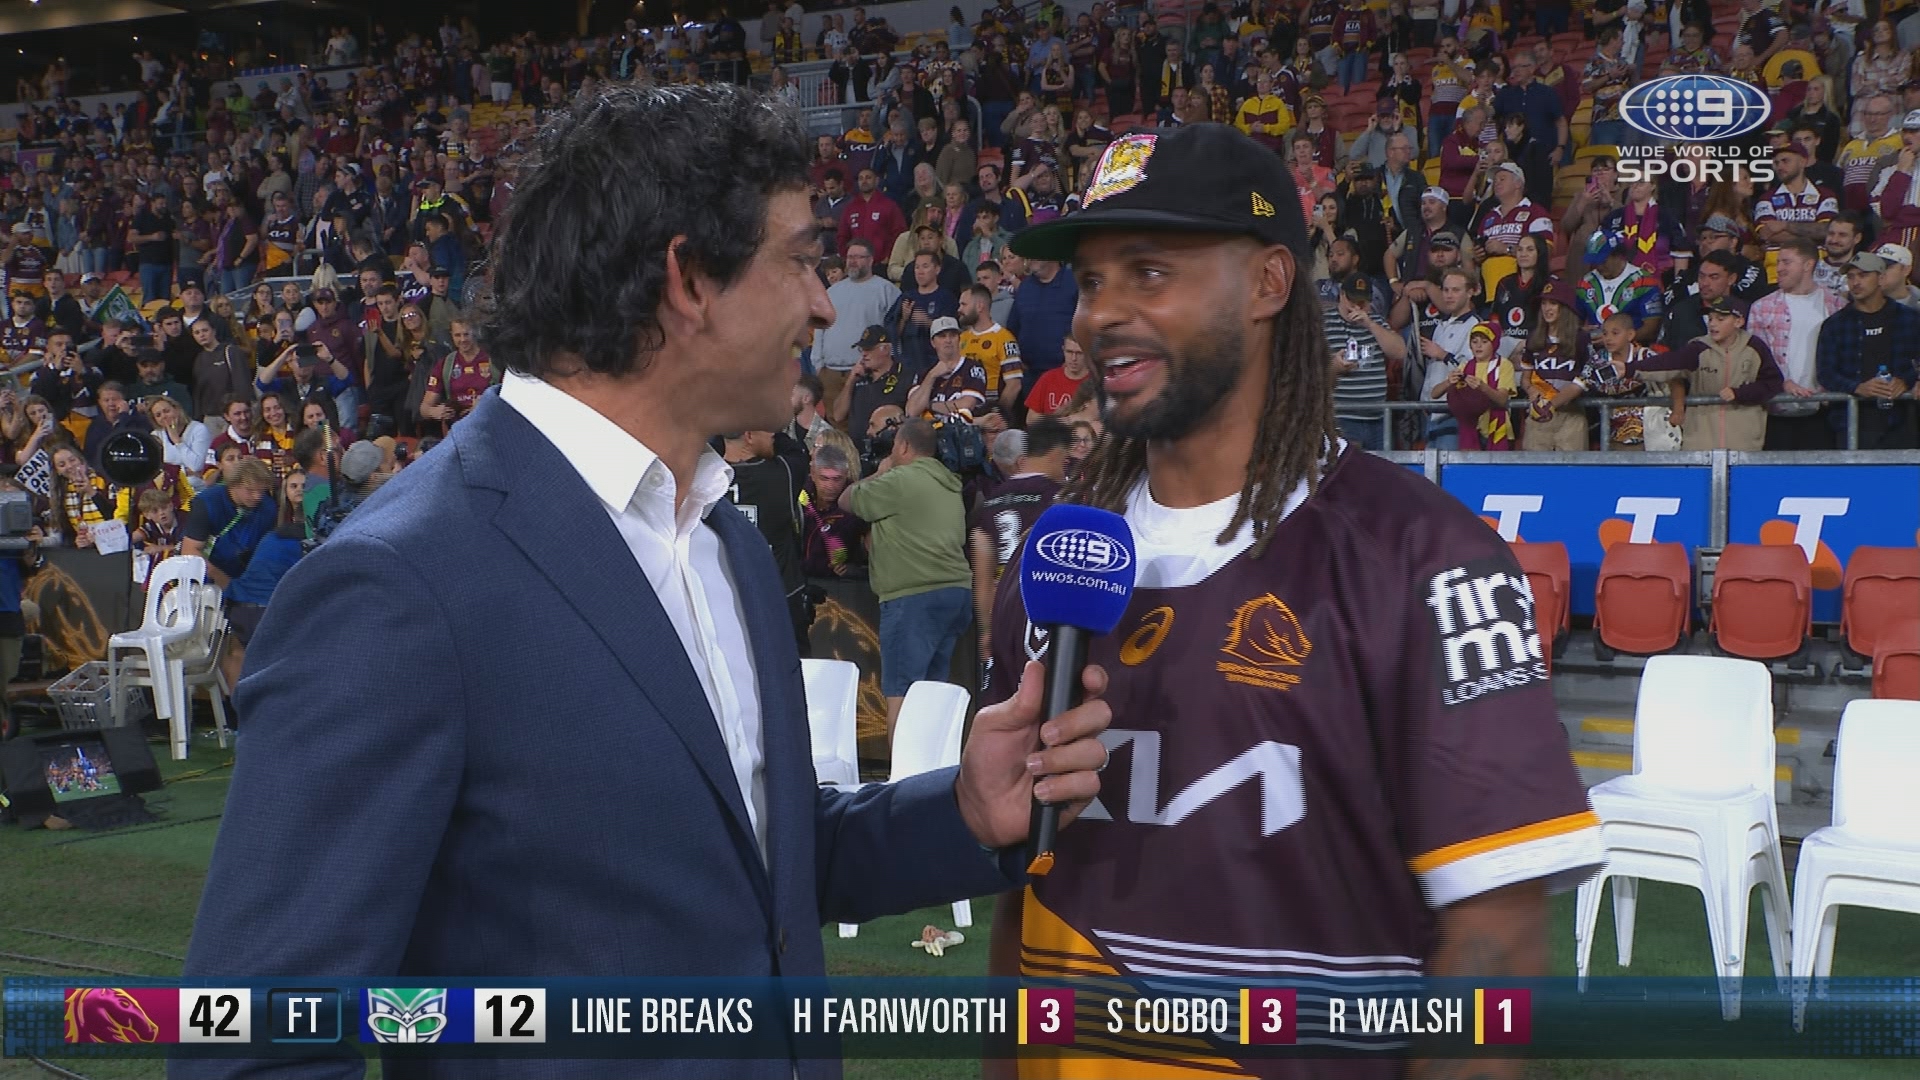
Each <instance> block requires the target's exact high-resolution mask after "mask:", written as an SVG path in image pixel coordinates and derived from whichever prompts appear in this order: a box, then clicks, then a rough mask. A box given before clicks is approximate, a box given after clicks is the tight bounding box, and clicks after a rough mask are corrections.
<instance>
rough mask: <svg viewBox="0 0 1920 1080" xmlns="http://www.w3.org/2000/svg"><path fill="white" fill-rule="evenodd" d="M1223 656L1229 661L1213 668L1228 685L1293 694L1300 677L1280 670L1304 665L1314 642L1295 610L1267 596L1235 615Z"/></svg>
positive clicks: (1269, 594)
mask: <svg viewBox="0 0 1920 1080" xmlns="http://www.w3.org/2000/svg"><path fill="white" fill-rule="evenodd" d="M1220 652H1221V654H1222V655H1224V656H1225V657H1226V659H1224V660H1219V661H1216V662H1215V663H1214V665H1213V666H1214V668H1215V669H1217V670H1218V671H1219V672H1220V674H1222V675H1225V676H1226V677H1227V681H1228V682H1233V683H1241V684H1243V685H1246V686H1259V687H1264V688H1265V689H1268V690H1290V689H1292V688H1293V687H1295V686H1297V685H1299V683H1300V676H1298V675H1295V674H1294V673H1292V672H1290V671H1282V670H1281V669H1282V668H1290V667H1295V668H1297V667H1299V666H1300V665H1301V664H1303V663H1305V662H1306V659H1307V656H1308V655H1309V654H1311V653H1312V652H1313V642H1311V641H1309V640H1307V632H1306V631H1305V630H1303V629H1301V627H1300V620H1299V619H1298V618H1297V617H1295V616H1294V614H1293V609H1292V608H1290V607H1288V606H1287V605H1286V603H1285V602H1284V601H1282V600H1281V599H1280V598H1279V597H1277V596H1275V595H1273V594H1272V593H1267V594H1265V595H1264V596H1256V597H1254V598H1253V599H1251V600H1249V601H1247V602H1246V603H1244V604H1241V605H1240V608H1239V610H1238V611H1235V612H1234V613H1233V619H1232V621H1230V622H1228V623H1227V641H1226V644H1224V645H1222V646H1220Z"/></svg>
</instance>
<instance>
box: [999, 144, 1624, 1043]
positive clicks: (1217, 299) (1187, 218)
mask: <svg viewBox="0 0 1920 1080" xmlns="http://www.w3.org/2000/svg"><path fill="white" fill-rule="evenodd" d="M1298 207H1299V199H1298V198H1297V196H1296V194H1295V191H1294V188H1293V183H1292V181H1291V178H1290V176H1289V174H1288V172H1287V170H1286V169H1285V167H1284V166H1283V164H1282V163H1281V162H1280V160H1279V159H1278V158H1276V157H1274V156H1273V155H1272V154H1271V153H1270V152H1268V151H1266V150H1264V149H1262V148H1260V147H1259V146H1258V145H1257V144H1255V143H1254V142H1252V140H1250V139H1248V138H1246V137H1245V136H1243V135H1241V134H1240V133H1238V132H1236V131H1233V130H1231V129H1228V128H1225V127H1222V126H1218V125H1197V126H1194V127H1189V128H1181V129H1177V130H1175V131H1172V132H1165V133H1135V134H1132V135H1129V136H1128V137H1126V138H1125V139H1121V140H1117V141H1116V142H1115V143H1114V144H1113V145H1112V146H1110V147H1108V149H1107V151H1106V153H1105V154H1104V155H1103V156H1102V158H1101V160H1100V162H1099V165H1098V167H1097V168H1096V169H1095V175H1094V177H1093V181H1092V183H1091V185H1090V186H1089V187H1088V189H1087V196H1086V199H1085V209H1084V210H1083V211H1082V212H1081V213H1079V214H1076V215H1072V216H1069V217H1067V218H1065V219H1063V220H1062V221H1060V222H1058V223H1048V224H1046V225H1042V226H1036V227H1034V228H1030V229H1028V230H1026V231H1025V232H1023V233H1021V234H1019V235H1018V236H1016V237H1015V239H1014V241H1013V244H1014V248H1015V250H1016V251H1018V252H1020V253H1021V254H1022V255H1024V256H1026V257H1028V258H1036V259H1070V260H1072V264H1073V268H1074V273H1075V275H1076V277H1077V279H1078V284H1079V289H1080V300H1079V305H1078V309H1077V311H1076V313H1075V317H1074V337H1075V338H1077V339H1079V340H1080V341H1081V342H1082V343H1083V344H1084V345H1086V346H1087V348H1088V351H1089V352H1090V353H1091V355H1092V357H1093V360H1094V364H1095V371H1094V375H1093V377H1094V378H1096V379H1098V380H1100V383H1099V387H1100V399H1101V405H1102V411H1103V414H1104V416H1105V419H1106V426H1107V438H1106V440H1105V442H1104V443H1103V444H1102V445H1101V446H1100V448H1099V449H1097V450H1096V451H1095V452H1094V453H1093V454H1092V456H1091V457H1089V459H1088V460H1087V462H1086V464H1085V466H1084V468H1083V471H1082V472H1081V473H1080V474H1079V475H1078V476H1077V477H1076V479H1075V481H1074V483H1073V485H1072V486H1071V487H1069V488H1068V489H1067V491H1066V492H1065V493H1063V495H1062V496H1061V497H1062V498H1063V499H1071V500H1074V501H1079V502H1085V503H1090V504H1093V505H1096V506H1102V507H1106V508H1109V509H1112V510H1114V511H1117V512H1122V513H1124V514H1125V515H1126V517H1127V520H1128V522H1129V524H1130V525H1131V527H1132V530H1133V534H1134V537H1135V543H1136V552H1135V564H1136V573H1137V579H1136V580H1137V585H1136V588H1135V591H1134V593H1133V596H1132V599H1131V601H1130V603H1129V607H1128V611H1127V614H1126V615H1125V616H1124V617H1123V618H1122V620H1121V622H1120V627H1119V629H1118V630H1117V631H1116V632H1115V633H1114V634H1113V635H1112V636H1110V637H1105V638H1099V639H1096V640H1095V641H1094V642H1093V645H1092V650H1091V655H1090V661H1091V662H1092V663H1094V664H1097V665H1100V666H1102V667H1103V668H1104V669H1105V670H1106V671H1107V672H1108V676H1109V683H1108V689H1107V693H1106V695H1105V700H1106V701H1108V702H1109V703H1110V704H1111V706H1112V708H1113V716H1114V720H1113V726H1112V728H1111V730H1109V731H1108V732H1107V733H1105V734H1103V735H1102V736H1101V738H1102V741H1103V742H1104V743H1105V744H1106V745H1107V746H1108V748H1109V749H1110V750H1111V751H1112V755H1111V762H1110V766H1109V767H1108V768H1107V769H1106V772H1105V775H1104V776H1103V778H1102V780H1103V787H1102V789H1101V794H1100V798H1099V800H1098V801H1097V802H1096V803H1095V804H1093V805H1092V806H1090V807H1089V808H1088V809H1087V811H1086V812H1085V813H1084V814H1083V816H1082V820H1083V822H1084V824H1082V825H1079V826H1077V827H1075V828H1074V829H1073V830H1072V831H1071V832H1070V833H1068V834H1065V835H1064V836H1063V838H1062V840H1061V841H1060V843H1059V846H1058V847H1057V848H1056V862H1055V864H1054V867H1053V870H1052V872H1051V873H1050V874H1048V875H1046V876H1044V877H1038V878H1034V879H1033V880H1032V882H1031V883H1030V885H1029V886H1028V888H1027V889H1026V890H1025V892H1024V893H1023V894H1022V895H1020V896H1019V897H1009V898H1007V899H1006V900H1005V901H1003V902H1002V903H1001V904H1000V905H999V906H998V908H997V910H996V915H995V928H994V942H993V948H992V959H991V964H992V967H991V970H992V971H993V972H994V973H995V974H999V975H1011V974H1014V973H1015V972H1016V971H1018V972H1023V973H1025V974H1027V975H1029V976H1034V977H1045V976H1052V975H1059V974H1063V973H1072V974H1074V975H1081V976H1088V975H1092V976H1099V975H1105V976H1106V977H1107V978H1108V979H1109V980H1113V981H1114V982H1118V983H1120V985H1121V986H1122V987H1123V989H1121V990H1119V991H1115V992H1116V993H1118V994H1120V996H1122V997H1124V996H1127V995H1128V994H1130V993H1135V992H1137V990H1138V983H1139V981H1140V980H1143V979H1146V978H1148V977H1153V978H1178V977H1181V976H1218V975H1221V974H1225V973H1231V974H1232V975H1233V976H1234V977H1235V978H1236V979H1243V980H1253V979H1262V978H1264V979H1268V980H1277V979H1286V978H1300V977H1305V978H1308V979H1314V978H1319V979H1337V978H1340V977H1343V976H1345V977H1350V976H1363V977H1386V978H1407V977H1412V976H1418V975H1430V976H1455V977H1468V976H1471V977H1488V978H1497V977H1524V976H1539V975H1544V974H1545V973H1546V970H1547V932H1546V916H1547V895H1548V893H1549V892H1550V891H1557V890H1563V889H1568V888H1571V887H1573V886H1574V885H1576V884H1577V883H1578V882H1580V881H1581V880H1584V879H1585V878H1586V877H1587V876H1589V875H1590V874H1591V873H1592V871H1593V870H1594V869H1595V868H1596V867H1598V866H1599V865H1600V863H1601V862H1602V860H1603V855H1602V848H1601V843H1600V830H1599V822H1598V820H1597V819H1596V818H1595V816H1594V814H1593V812H1592V809H1591V807H1590V806H1589V804H1588V802H1587V798H1586V792H1585V790H1584V789H1583V788H1582V786H1581V784H1580V780H1579V777H1578V776H1577V774H1576V773H1575V770H1574V767H1573V762H1572V761H1571V760H1570V758H1569V756H1568V753H1567V748H1566V742H1565V739H1564V737H1563V735H1562V733H1561V729H1560V725H1559V723H1558V722H1557V710H1556V708H1555V705H1554V698H1553V692H1552V690H1551V688H1550V687H1549V686H1548V682H1547V668H1546V664H1545V660H1544V658H1543V656H1542V653H1541V644H1540V636H1539V634H1538V632H1537V628H1536V626H1535V621H1534V615H1533V610H1534V607H1533V599H1532V596H1531V594H1530V593H1529V591H1528V589H1527V585H1526V580H1525V578H1524V576H1523V575H1522V574H1521V572H1520V569H1519V566H1518V564H1517V563H1516V562H1515V561H1514V559H1513V557H1512V555H1511V553H1510V552H1509V551H1508V549H1507V546H1506V545H1505V544H1504V543H1503V542H1501V540H1500V538H1499V537H1498V536H1496V535H1495V534H1494V533H1493V532H1492V531H1491V530H1489V529H1488V528H1487V527H1486V526H1485V525H1483V524H1482V523H1481V522H1480V521H1478V520H1477V519H1476V518H1475V516H1474V515H1473V513H1472V512H1471V511H1469V510H1467V509H1466V508H1465V507H1463V506H1462V505H1461V504H1460V503H1459V502H1457V501H1455V500H1454V499H1453V498H1452V497H1451V496H1449V495H1447V494H1446V493H1444V492H1443V491H1441V490H1440V489H1439V488H1438V487H1436V486H1434V485H1432V484H1429V483H1427V482H1426V481H1424V480H1422V479H1420V478H1419V477H1417V476H1415V475H1413V474H1412V473H1411V472H1409V471H1408V470H1406V469H1404V468H1402V467H1400V466H1397V465H1394V464H1391V463H1389V462H1387V461H1386V460H1384V459H1382V458H1379V457H1375V456H1373V455H1370V454H1366V453H1363V452H1360V451H1359V450H1357V449H1356V448H1353V447H1351V446H1349V445H1347V444H1345V443H1344V442H1342V441H1340V439H1339V433H1338V428H1337V427H1336V425H1335V421H1334V413H1333V392H1332V377H1333V374H1332V373H1333V366H1332V363H1331V361H1330V358H1329V356H1328V354H1327V346H1326V341H1325V338H1324V336H1323V334H1322V332H1321V327H1320V322H1321V320H1320V311H1319V307H1318V305H1317V304H1316V302H1315V299H1314V295H1313V292H1312V291H1311V289H1310V287H1309V286H1308V285H1307V282H1306V281H1305V280H1304V277H1303V275H1304V273H1305V269H1306V267H1307V266H1308V265H1310V263H1309V260H1308V257H1307V250H1308V245H1307V234H1306V228H1305V224H1304V222H1303V221H1302V220H1301V218H1300V217H1299V213H1298ZM1017 577H1018V575H1017V574H1015V573H1008V574H1007V575H1005V577H1004V579H1003V586H1002V590H1001V592H1000V594H999V596H998V597H997V599H996V603H995V610H994V624H993V638H992V643H993V655H994V659H995V664H994V670H995V677H994V680H993V685H992V688H991V692H990V693H989V694H988V695H987V697H988V699H989V700H994V699H998V698H1004V697H1006V696H1008V695H1010V694H1012V693H1013V691H1014V685H1013V681H1012V679H1011V678H1010V677H1008V674H1007V673H1009V672H1010V671H1013V670H1017V669H1018V668H1019V667H1020V665H1021V664H1022V663H1024V661H1025V660H1026V659H1027V657H1029V656H1031V655H1034V654H1035V653H1041V654H1044V652H1045V648H1046V641H1045V639H1044V638H1042V637H1041V636H1040V635H1038V634H1035V633H1033V632H1032V630H1031V628H1030V627H1029V626H1028V625H1027V621H1026V618H1025V613H1024V611H1023V609H1022V605H1021V600H1020V593H1019V590H1018V589H1017V588H1014V587H1013V586H1012V585H1011V584H1008V582H1012V581H1014V580H1016V579H1017ZM1082 985H1085V984H1084V983H1083V984H1082ZM1243 985H1244V983H1243ZM1126 987H1132V988H1133V989H1132V990H1128V989H1125V988H1126ZM1323 993H1324V991H1323ZM1308 996H1309V992H1305V991H1303V993H1302V1002H1303V1004H1304V1003H1305V1002H1306V1000H1307V998H1308ZM1123 1011H1128V1010H1123ZM1355 1037H1356V1036H1355V1035H1339V1036H1334V1035H1333V1034H1332V1033H1331V1032H1330V1031H1329V1030H1328V1028H1327V1024H1326V1022H1325V1021H1324V1020H1323V1019H1316V1018H1314V1017H1313V1016H1311V1015H1307V1016H1305V1017H1304V1018H1303V1019H1302V1020H1301V1022H1300V1027H1299V1030H1298V1041H1299V1043H1300V1044H1303V1045H1307V1046H1312V1045H1322V1046H1324V1045H1328V1043H1329V1041H1330V1040H1332V1039H1334V1038H1338V1039H1341V1040H1350V1039H1353V1038H1355ZM1096 1041H1097V1043H1098V1046H1099V1048H1100V1049H1101V1050H1103V1051H1104V1052H1106V1053H1108V1054H1110V1055H1111V1057H1110V1058H1109V1059H1102V1060H1099V1061H1097V1062H1089V1061H1088V1060H1087V1059H1086V1058H1085V1057H1084V1056H1081V1057H1078V1058H1073V1057H1059V1056H1050V1055H1049V1054H1048V1053H1047V1052H1046V1051H1045V1050H1044V1049H1043V1050H1040V1051H1037V1052H1036V1051H1032V1050H1031V1049H1029V1050H1028V1051H1023V1055H1022V1058H1021V1060H1020V1062H1019V1063H1018V1072H1019V1075H1021V1076H1022V1077H1070V1076H1080V1075H1088V1076H1091V1075H1099V1076H1101V1077H1103V1078H1107V1080H1121V1078H1127V1077H1134V1076H1152V1077H1156V1078H1161V1077H1200V1076H1207V1077H1219V1076H1223V1075H1232V1076H1248V1075H1253V1076H1260V1077H1288V1078H1292V1077H1341V1078H1348V1077H1353V1078H1367V1080H1372V1078H1376V1077H1378V1078H1387V1077H1395V1078H1398V1077H1403V1076H1410V1077H1413V1078H1419V1080H1431V1078H1434V1077H1438V1076H1443V1075H1444V1076H1456V1075H1459V1071H1458V1066H1459V1065H1460V1063H1458V1062H1452V1061H1447V1062H1429V1061H1419V1060H1416V1061H1414V1062H1413V1063H1412V1064H1411V1066H1409V1065H1408V1064H1407V1062H1405V1061H1403V1060H1400V1058H1399V1057H1398V1056H1397V1055H1388V1054H1381V1055H1378V1056H1372V1057H1368V1058H1363V1059H1347V1060H1342V1061H1306V1060H1297V1059H1287V1060H1282V1059H1273V1058H1261V1057H1257V1056H1253V1055H1250V1054H1249V1053H1248V1052H1247V1051H1246V1050H1245V1049H1244V1048H1242V1047H1241V1046H1240V1045H1239V1044H1238V1043H1237V1041H1235V1039H1234V1038H1232V1037H1228V1038H1226V1039H1225V1040H1211V1039H1197V1038H1191V1037H1185V1038H1181V1039H1179V1040H1177V1041H1175V1040H1169V1039H1167V1038H1165V1037H1158V1038H1156V1037H1154V1036H1151V1035H1140V1034H1130V1033H1127V1032H1125V1031H1123V1032H1121V1033H1119V1034H1108V1033H1107V1032H1106V1031H1101V1032H1099V1033H1098V1034H1097V1035H1094V1036H1093V1037H1092V1038H1090V1037H1089V1033H1088V1031H1087V1029H1086V1028H1084V1027H1083V1028H1082V1029H1081V1035H1080V1043H1079V1046H1078V1050H1077V1052H1078V1053H1081V1054H1082V1055H1084V1052H1085V1051H1086V1050H1087V1049H1088V1048H1089V1044H1090V1043H1093V1042H1096ZM1370 1045H1374V1046H1381V1048H1383V1049H1389V1048H1390V1047H1389V1046H1382V1044H1380V1043H1373V1044H1370ZM1096 1065H1097V1066H1098V1068H1094V1066H1096ZM1004 1071H1005V1070H1004V1069H1003V1072H1004ZM1472 1071H1473V1074H1474V1075H1476V1076H1486V1077H1515V1076H1518V1075H1520V1062H1517V1061H1510V1062H1499V1061H1476V1062H1473V1063H1472Z"/></svg>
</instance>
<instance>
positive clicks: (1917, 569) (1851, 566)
mask: <svg viewBox="0 0 1920 1080" xmlns="http://www.w3.org/2000/svg"><path fill="white" fill-rule="evenodd" d="M1840 597H1841V602H1840V632H1841V634H1842V635H1844V636H1845V638H1846V642H1847V648H1849V649H1852V650H1853V651H1854V652H1856V653H1859V654H1860V655H1861V656H1872V655H1873V654H1874V650H1875V649H1876V648H1877V647H1878V646H1879V643H1880V639H1881V638H1882V637H1885V636H1886V634H1887V632H1888V631H1889V630H1890V629H1892V628H1893V627H1894V625H1896V624H1897V623H1900V622H1902V621H1904V620H1906V619H1908V618H1910V617H1912V615H1913V614H1914V612H1917V611H1920V547H1909V548H1892V547H1858V548H1854V549H1853V554H1852V556H1850V557H1849V558H1848V559H1847V576H1846V580H1845V581H1844V582H1842V584H1841V586H1840Z"/></svg>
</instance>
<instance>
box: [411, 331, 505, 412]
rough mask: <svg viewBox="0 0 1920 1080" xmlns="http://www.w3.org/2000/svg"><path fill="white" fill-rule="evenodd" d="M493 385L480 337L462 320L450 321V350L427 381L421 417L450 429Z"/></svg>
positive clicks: (491, 371)
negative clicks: (451, 338)
mask: <svg viewBox="0 0 1920 1080" xmlns="http://www.w3.org/2000/svg"><path fill="white" fill-rule="evenodd" d="M491 385H493V361H492V360H491V359H489V358H488V356H487V354H486V351H485V350H483V349H481V348H480V339H479V336H478V335H476V334H475V333H474V330H473V325H472V324H471V323H469V322H468V321H467V320H466V319H465V318H459V319H455V320H454V321H453V351H452V352H451V353H449V354H447V358H446V359H445V360H443V361H441V365H440V369H439V370H437V371H435V372H433V373H432V375H430V376H429V377H428V379H427V392H426V394H425V395H424V396H422V397H421V399H420V415H421V416H422V417H424V418H426V419H428V420H439V421H441V422H442V423H444V424H446V425H447V426H448V427H449V428H450V427H452V426H453V423H454V421H456V420H459V419H460V418H461V417H463V416H465V415H467V414H468V413H469V412H472V411H473V407H474V406H475V405H478V404H479V403H480V395H482V394H484V393H486V392H487V387H489V386H491Z"/></svg>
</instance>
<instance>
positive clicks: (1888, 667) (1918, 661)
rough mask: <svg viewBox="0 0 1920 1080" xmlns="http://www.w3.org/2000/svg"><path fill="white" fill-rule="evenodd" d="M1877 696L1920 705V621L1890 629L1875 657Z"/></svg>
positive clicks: (1909, 621)
mask: <svg viewBox="0 0 1920 1080" xmlns="http://www.w3.org/2000/svg"><path fill="white" fill-rule="evenodd" d="M1873 696H1874V697H1877V698H1905V699H1906V700H1908V701H1920V619H1908V620H1907V621H1906V622H1903V623H1900V624H1898V625H1896V626H1893V627H1889V628H1888V630H1887V632H1886V633H1885V634H1883V635H1882V636H1881V638H1880V645H1879V648H1877V649H1876V650H1875V651H1874V654H1873Z"/></svg>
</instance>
